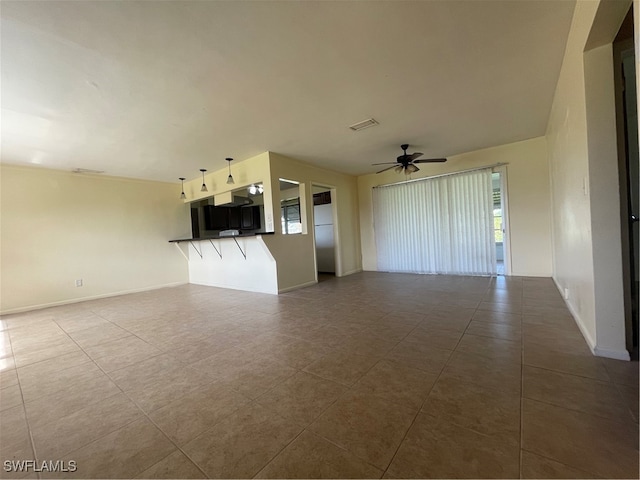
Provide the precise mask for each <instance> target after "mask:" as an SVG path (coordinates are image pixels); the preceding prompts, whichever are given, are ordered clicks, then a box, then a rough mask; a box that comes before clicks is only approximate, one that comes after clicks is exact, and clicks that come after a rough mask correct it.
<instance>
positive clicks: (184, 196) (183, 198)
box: [179, 177, 187, 200]
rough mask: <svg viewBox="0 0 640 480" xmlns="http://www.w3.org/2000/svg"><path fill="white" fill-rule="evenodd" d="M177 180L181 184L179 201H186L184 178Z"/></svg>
mask: <svg viewBox="0 0 640 480" xmlns="http://www.w3.org/2000/svg"><path fill="white" fill-rule="evenodd" d="M179 180H180V181H181V182H182V193H180V200H186V199H187V196H186V195H185V194H184V181H185V178H184V177H180V178H179Z"/></svg>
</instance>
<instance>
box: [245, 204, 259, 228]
mask: <svg viewBox="0 0 640 480" xmlns="http://www.w3.org/2000/svg"><path fill="white" fill-rule="evenodd" d="M240 212H241V213H240V217H241V224H240V228H242V229H243V230H258V229H259V228H260V207H258V206H254V207H241V208H240Z"/></svg>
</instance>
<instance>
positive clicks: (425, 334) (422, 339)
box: [404, 327, 462, 350]
mask: <svg viewBox="0 0 640 480" xmlns="http://www.w3.org/2000/svg"><path fill="white" fill-rule="evenodd" d="M460 338H462V332H458V331H454V330H436V329H433V328H425V327H419V328H415V329H414V330H412V331H411V332H410V333H409V334H408V335H407V336H406V337H405V338H404V341H407V342H416V343H419V344H421V345H424V346H428V347H435V348H439V349H443V350H454V349H455V348H456V346H457V345H458V342H459V341H460Z"/></svg>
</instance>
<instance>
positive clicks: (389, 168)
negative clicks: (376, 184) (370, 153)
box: [376, 165, 396, 173]
mask: <svg viewBox="0 0 640 480" xmlns="http://www.w3.org/2000/svg"><path fill="white" fill-rule="evenodd" d="M392 168H396V165H391V166H390V167H387V168H383V169H382V170H380V171H379V172H376V173H382V172H386V171H387V170H391V169H392Z"/></svg>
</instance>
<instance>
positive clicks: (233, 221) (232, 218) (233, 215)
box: [228, 207, 243, 230]
mask: <svg viewBox="0 0 640 480" xmlns="http://www.w3.org/2000/svg"><path fill="white" fill-rule="evenodd" d="M228 210H229V228H233V229H234V230H240V228H243V227H241V223H240V210H241V209H240V208H239V207H231V208H229V209H228Z"/></svg>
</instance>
